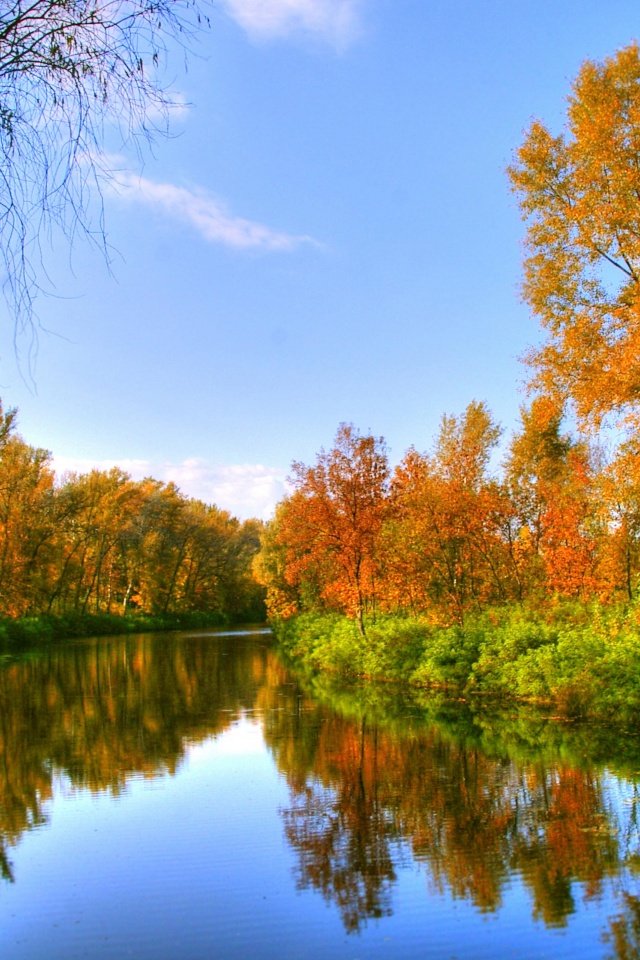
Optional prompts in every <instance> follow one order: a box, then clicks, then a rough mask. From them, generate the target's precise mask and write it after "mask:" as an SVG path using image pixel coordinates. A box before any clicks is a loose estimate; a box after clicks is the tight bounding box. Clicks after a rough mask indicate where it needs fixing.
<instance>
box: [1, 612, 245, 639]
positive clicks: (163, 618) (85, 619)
mask: <svg viewBox="0 0 640 960" xmlns="http://www.w3.org/2000/svg"><path fill="white" fill-rule="evenodd" d="M227 623H229V618H228V617H225V616H224V615H223V614H220V613H180V614H177V613H169V614H157V615H152V614H147V613H135V614H127V615H126V616H119V615H117V614H110V613H98V614H91V613H86V614H66V615H65V616H61V617H54V616H46V615H42V616H37V617H22V618H21V619H19V620H9V619H0V646H2V647H24V646H32V645H34V644H38V643H47V642H50V641H52V640H66V639H71V638H75V637H97V636H110V635H113V634H123V633H151V632H154V631H159V630H192V629H198V628H203V627H222V626H225V625H226V624H227Z"/></svg>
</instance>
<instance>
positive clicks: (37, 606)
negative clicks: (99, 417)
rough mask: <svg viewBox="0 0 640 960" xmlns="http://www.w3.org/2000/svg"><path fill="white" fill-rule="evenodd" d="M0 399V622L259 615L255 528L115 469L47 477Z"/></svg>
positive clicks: (44, 462)
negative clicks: (254, 567)
mask: <svg viewBox="0 0 640 960" xmlns="http://www.w3.org/2000/svg"><path fill="white" fill-rule="evenodd" d="M15 428H16V411H15V410H13V409H11V410H7V411H4V410H3V408H2V405H1V404H0V616H2V617H10V618H16V617H25V616H38V615H42V614H49V615H53V616H61V615H67V614H74V615H84V614H102V613H111V614H130V613H135V612H139V613H149V614H155V615H157V614H160V615H166V614H176V613H186V612H189V613H192V612H199V611H202V612H206V613H218V614H220V615H221V617H222V618H225V619H226V618H240V619H249V620H250V619H262V617H263V615H264V605H263V602H262V595H263V591H262V588H261V587H260V586H259V585H258V584H256V582H255V580H254V579H253V577H252V573H251V565H252V561H253V557H254V555H255V554H256V552H257V551H258V549H259V544H260V532H261V522H260V521H258V520H247V521H244V522H241V521H239V520H238V519H237V518H235V517H233V516H231V515H230V514H229V513H228V512H227V511H225V510H220V509H219V508H218V507H216V506H212V505H208V504H205V503H203V502H201V501H199V500H196V499H193V498H190V497H187V496H185V495H184V494H182V493H181V492H180V490H179V489H178V488H177V487H176V486H175V485H174V484H173V483H162V482H160V481H158V480H154V479H152V478H150V477H148V478H146V479H144V480H140V481H134V480H132V479H131V477H130V476H129V475H128V474H127V473H125V472H124V471H123V470H120V469H119V468H117V467H116V468H114V469H112V470H108V471H106V470H92V471H90V472H89V473H85V474H82V473H69V474H67V475H65V476H63V477H62V478H59V479H58V478H56V476H55V473H54V471H53V469H52V467H51V459H50V454H49V453H48V452H47V451H46V450H43V449H39V448H36V447H32V446H30V445H29V444H28V443H26V442H25V441H24V440H23V439H22V437H21V436H20V435H19V434H18V433H17V432H16V429H15Z"/></svg>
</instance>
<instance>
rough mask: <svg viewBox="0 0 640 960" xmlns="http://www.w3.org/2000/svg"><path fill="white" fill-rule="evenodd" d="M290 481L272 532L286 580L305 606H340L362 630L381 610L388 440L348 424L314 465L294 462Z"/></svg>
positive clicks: (274, 546)
mask: <svg viewBox="0 0 640 960" xmlns="http://www.w3.org/2000/svg"><path fill="white" fill-rule="evenodd" d="M291 483H292V485H293V488H294V489H293V493H292V494H291V496H290V497H289V498H288V499H287V500H285V502H284V505H283V507H282V508H281V510H280V511H279V513H278V515H277V518H276V520H275V521H274V523H275V524H276V531H275V535H273V536H272V537H271V543H272V549H276V550H277V549H278V548H279V549H280V550H281V551H282V563H283V567H284V569H283V571H282V578H283V579H284V581H285V583H286V584H288V585H289V587H295V588H296V590H297V596H298V598H299V600H301V601H302V603H303V605H305V601H306V605H307V606H308V605H312V604H313V603H314V602H315V603H319V604H322V605H324V606H326V607H329V608H330V609H331V608H333V609H338V610H342V611H344V612H345V613H347V614H348V615H349V616H351V617H353V618H354V619H355V620H356V622H357V624H358V628H359V630H360V632H361V633H362V634H364V632H365V623H364V617H365V614H366V613H370V612H374V611H375V608H376V602H377V588H378V573H379V567H378V565H379V555H378V551H379V543H380V534H381V530H382V525H383V521H384V518H385V514H386V511H387V503H388V484H389V466H388V461H387V451H386V447H385V443H384V440H383V439H382V438H381V437H373V436H371V435H365V436H361V435H360V433H359V432H358V431H357V430H355V428H354V427H353V426H352V425H351V424H345V423H343V424H341V425H340V427H339V429H338V432H337V435H336V439H335V443H334V446H333V448H332V449H331V450H329V451H328V452H326V451H325V450H324V449H323V450H321V452H320V453H319V454H318V457H317V460H316V463H315V464H314V465H313V466H306V465H305V464H303V463H294V464H293V477H292V478H291ZM267 565H268V563H267ZM272 566H273V564H272Z"/></svg>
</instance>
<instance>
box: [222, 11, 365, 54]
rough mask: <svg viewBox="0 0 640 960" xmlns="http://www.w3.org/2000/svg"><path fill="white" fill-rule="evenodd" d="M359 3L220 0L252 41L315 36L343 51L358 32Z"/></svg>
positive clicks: (359, 25)
mask: <svg viewBox="0 0 640 960" xmlns="http://www.w3.org/2000/svg"><path fill="white" fill-rule="evenodd" d="M362 3H363V0H223V3H222V5H223V8H224V9H225V10H226V11H227V13H228V14H229V16H230V17H232V18H233V19H234V20H235V21H236V22H237V23H238V24H239V25H240V26H241V27H242V28H243V30H245V31H246V32H247V33H248V34H249V36H250V37H252V38H253V39H256V40H262V39H264V40H272V39H276V38H282V37H284V38H288V37H294V36H296V35H298V36H299V35H303V36H304V35H306V36H313V37H317V38H318V39H320V40H322V41H324V42H326V43H329V44H330V45H331V46H333V47H335V48H336V49H344V48H346V47H348V46H349V44H351V43H352V42H353V41H354V40H355V39H356V37H357V36H358V34H359V33H360V28H361V23H360V11H361V8H362Z"/></svg>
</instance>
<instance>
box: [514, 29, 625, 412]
mask: <svg viewBox="0 0 640 960" xmlns="http://www.w3.org/2000/svg"><path fill="white" fill-rule="evenodd" d="M509 175H510V178H511V182H512V185H513V189H514V191H515V192H516V194H517V195H518V198H519V203H520V209H521V212H522V216H523V218H524V220H525V221H526V223H527V233H526V259H525V264H524V269H525V276H524V283H523V294H524V299H525V301H526V302H527V303H528V304H529V306H530V307H531V309H532V311H533V313H534V315H535V316H536V317H537V318H538V319H539V320H540V322H541V323H542V326H543V328H544V330H545V333H546V339H545V340H544V342H543V343H542V345H541V347H540V348H539V349H536V350H532V351H531V352H530V354H529V356H528V358H527V359H528V363H529V365H530V366H531V368H532V374H533V376H532V383H533V385H534V386H535V387H536V388H537V389H538V390H540V391H542V392H543V393H548V394H550V395H552V396H554V397H555V398H556V400H557V401H558V402H559V404H560V405H561V404H562V403H563V401H565V400H570V401H571V402H572V404H573V406H574V409H575V411H576V414H577V416H578V419H579V423H580V424H581V425H582V426H592V427H598V426H600V424H601V423H602V421H603V419H604V418H605V417H607V415H614V416H615V417H616V418H618V419H621V420H626V421H627V422H628V423H630V424H632V425H634V426H638V425H640V404H639V400H640V202H639V200H640V50H639V48H638V44H637V43H635V42H634V43H632V44H631V45H630V46H628V47H625V48H623V49H622V50H619V51H618V52H617V53H616V54H615V55H614V56H612V57H608V58H607V59H605V60H604V61H603V62H602V63H596V62H593V61H586V62H585V63H584V64H583V66H582V67H581V69H580V72H579V73H578V76H577V78H576V80H575V82H574V83H573V85H572V88H571V93H570V95H569V97H568V108H567V121H566V126H565V129H564V130H563V131H562V132H561V133H559V134H558V135H557V136H554V135H553V134H552V133H551V132H550V131H549V129H548V128H547V127H546V126H545V125H544V124H543V123H542V122H541V121H540V120H535V121H534V122H533V123H532V125H531V127H530V128H529V130H528V132H527V134H526V136H525V139H524V142H523V144H522V146H521V147H520V148H519V149H518V151H517V153H516V156H515V161H514V163H513V165H512V166H511V167H510V169H509Z"/></svg>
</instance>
